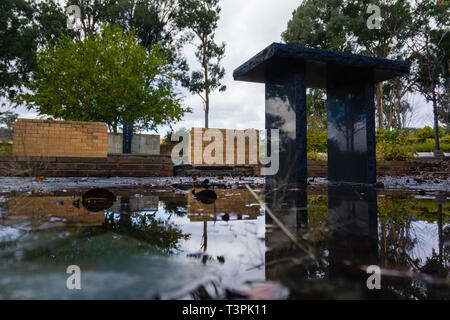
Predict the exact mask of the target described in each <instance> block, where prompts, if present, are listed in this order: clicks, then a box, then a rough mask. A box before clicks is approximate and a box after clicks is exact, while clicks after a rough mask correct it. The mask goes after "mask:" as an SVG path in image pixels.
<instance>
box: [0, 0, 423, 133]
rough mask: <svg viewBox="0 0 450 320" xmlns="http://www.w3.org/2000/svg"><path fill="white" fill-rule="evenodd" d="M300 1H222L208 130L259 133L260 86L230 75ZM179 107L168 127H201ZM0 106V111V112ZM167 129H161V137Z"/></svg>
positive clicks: (197, 109) (276, 34)
mask: <svg viewBox="0 0 450 320" xmlns="http://www.w3.org/2000/svg"><path fill="white" fill-rule="evenodd" d="M300 3H301V1H300V0H282V1H273V0H222V1H220V5H221V7H222V12H221V19H220V21H219V28H218V30H217V32H216V41H217V42H222V41H224V42H225V43H226V44H227V47H226V56H225V58H224V60H223V66H224V67H225V71H226V75H225V78H224V80H223V82H224V84H225V85H226V86H227V90H226V91H225V92H217V93H216V92H214V93H213V94H212V95H211V105H210V115H209V127H210V128H234V129H247V128H256V129H263V128H264V85H263V84H256V83H247V82H239V81H234V80H233V70H234V69H236V68H237V67H238V66H240V65H241V64H242V63H243V62H245V61H247V60H248V59H249V58H251V57H252V56H254V55H255V54H256V53H258V52H259V51H261V50H262V49H264V48H265V47H267V46H268V45H269V44H271V43H272V42H281V33H282V32H283V31H284V30H285V29H286V26H287V22H288V20H289V19H290V18H291V16H292V11H293V10H294V9H296V8H297V7H298V6H299V4H300ZM193 51H194V48H193V46H189V45H188V46H187V47H186V49H185V53H186V56H187V57H188V62H189V64H190V66H191V68H199V65H198V64H197V63H196V61H195V58H194V55H193ZM184 94H185V95H186V97H185V100H184V101H185V104H186V105H187V106H190V107H191V108H192V111H193V113H191V114H187V115H186V116H185V117H184V118H183V120H182V121H181V122H179V123H177V124H176V125H175V126H174V127H175V128H180V127H186V128H191V127H202V126H204V111H203V105H202V101H201V99H200V98H199V97H198V96H191V95H190V94H189V93H187V92H184ZM410 102H411V103H414V105H415V112H414V116H413V118H412V121H411V125H410V126H424V125H432V109H431V106H430V105H427V104H426V103H425V101H424V100H423V99H422V98H421V97H420V96H418V95H414V96H411V99H410ZM5 109H7V107H6V108H5V107H2V108H1V109H0V110H5ZM16 112H19V113H20V115H21V117H24V118H33V117H36V113H34V112H30V111H27V110H26V109H25V108H19V109H18V110H17V111H16ZM166 131H167V128H165V127H161V128H160V130H159V132H160V133H161V134H164V133H165V132H166Z"/></svg>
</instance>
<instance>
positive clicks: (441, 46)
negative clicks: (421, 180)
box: [412, 0, 450, 150]
mask: <svg viewBox="0 0 450 320" xmlns="http://www.w3.org/2000/svg"><path fill="white" fill-rule="evenodd" d="M416 12H417V16H416V19H415V28H414V29H415V31H416V33H417V37H416V38H415V41H414V42H413V44H412V47H413V51H414V58H415V59H416V62H417V74H418V79H417V82H416V88H417V89H418V90H419V91H420V93H421V94H422V95H423V96H424V97H425V99H426V100H427V101H428V102H432V104H433V118H434V140H435V149H436V150H440V143H439V117H440V115H441V116H442V114H444V115H445V113H448V104H449V95H450V88H449V86H450V74H449V68H450V65H449V63H450V44H449V43H450V33H449V27H450V22H449V21H448V9H447V8H446V5H436V3H434V2H433V1H429V0H424V1H423V2H421V3H420V4H419V6H418V8H417V11H416Z"/></svg>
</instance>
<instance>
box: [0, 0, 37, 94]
mask: <svg viewBox="0 0 450 320" xmlns="http://www.w3.org/2000/svg"><path fill="white" fill-rule="evenodd" d="M32 16H33V8H32V6H31V5H30V4H29V3H27V2H26V1H25V0H2V1H0V35H1V36H0V96H8V97H14V96H15V95H16V93H17V89H18V88H17V87H19V86H20V83H21V82H22V81H26V80H28V79H29V78H30V74H31V71H32V70H33V69H34V67H35V60H34V52H35V51H36V48H37V41H36V40H35V39H36V37H37V34H38V28H37V26H36V25H30V23H29V21H30V20H31V19H32Z"/></svg>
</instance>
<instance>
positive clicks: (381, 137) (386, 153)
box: [376, 129, 414, 161]
mask: <svg viewBox="0 0 450 320" xmlns="http://www.w3.org/2000/svg"><path fill="white" fill-rule="evenodd" d="M376 139H377V146H376V152H377V158H378V159H380V160H387V161H391V160H398V161H407V160H411V159H412V158H413V157H414V152H413V151H412V148H411V147H410V146H409V145H407V141H408V132H407V131H406V130H383V129H379V130H377V134H376Z"/></svg>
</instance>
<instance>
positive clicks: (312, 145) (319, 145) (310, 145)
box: [307, 127, 327, 152]
mask: <svg viewBox="0 0 450 320" xmlns="http://www.w3.org/2000/svg"><path fill="white" fill-rule="evenodd" d="M307 149H308V152H310V151H316V152H327V131H326V130H323V129H320V128H314V127H313V128H308V135H307Z"/></svg>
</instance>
